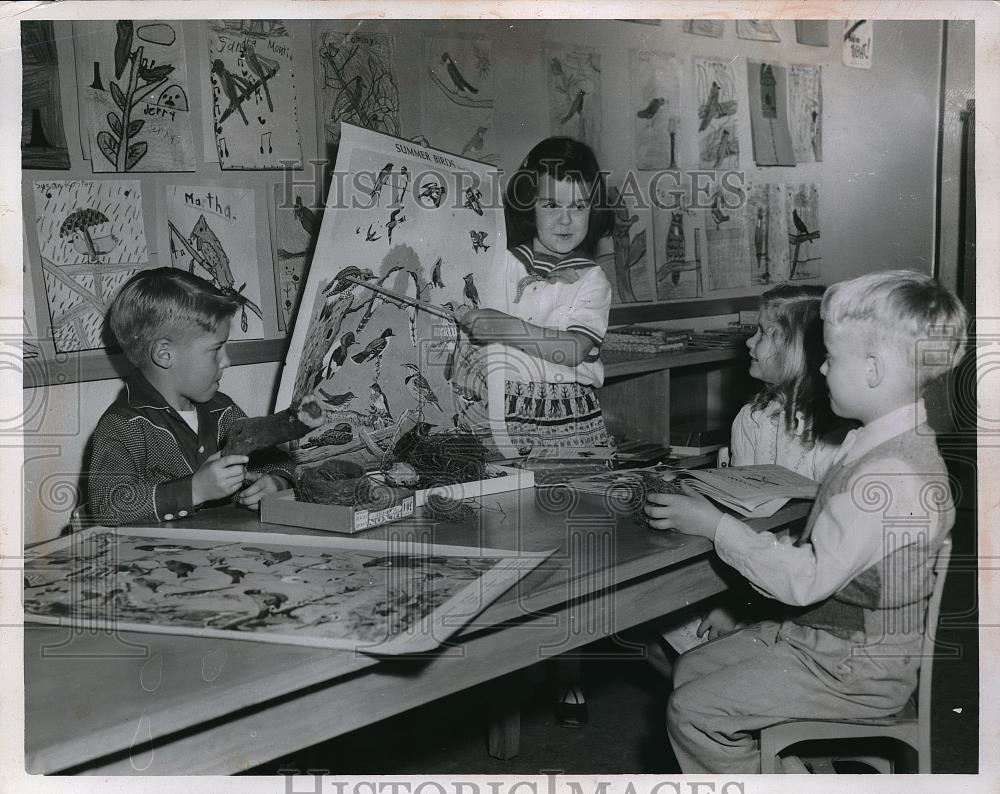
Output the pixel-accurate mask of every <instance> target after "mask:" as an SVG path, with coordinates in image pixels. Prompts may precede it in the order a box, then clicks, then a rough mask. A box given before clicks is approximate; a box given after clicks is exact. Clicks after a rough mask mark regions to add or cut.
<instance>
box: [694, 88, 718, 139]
mask: <svg viewBox="0 0 1000 794" xmlns="http://www.w3.org/2000/svg"><path fill="white" fill-rule="evenodd" d="M720 90H721V86H720V85H719V84H718V83H717V82H715V80H713V81H712V87H711V88H709V89H708V99H706V100H705V104H704V105H702V107H701V109H700V110H699V111H698V115H700V116H701V124H699V125H698V132H703V131H704V129H705V128H706V127H707V126H708V125H709V124H711V123H712V119H714V118H715V117H716V116H721V115H722V108H721V107H719V91H720Z"/></svg>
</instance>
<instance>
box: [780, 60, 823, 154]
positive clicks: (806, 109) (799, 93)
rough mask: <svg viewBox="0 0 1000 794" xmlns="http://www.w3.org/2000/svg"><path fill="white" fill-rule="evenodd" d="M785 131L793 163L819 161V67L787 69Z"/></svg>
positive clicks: (821, 122)
mask: <svg viewBox="0 0 1000 794" xmlns="http://www.w3.org/2000/svg"><path fill="white" fill-rule="evenodd" d="M788 127H789V131H790V132H791V136H792V149H793V150H794V151H795V162H797V163H818V162H821V161H822V160H823V72H822V68H821V67H819V66H803V65H794V66H789V67H788Z"/></svg>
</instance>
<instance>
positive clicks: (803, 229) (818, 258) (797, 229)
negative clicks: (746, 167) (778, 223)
mask: <svg viewBox="0 0 1000 794" xmlns="http://www.w3.org/2000/svg"><path fill="white" fill-rule="evenodd" d="M785 212H786V213H787V214H786V216H785V222H786V224H787V227H788V277H789V278H791V279H805V278H819V277H820V275H822V268H821V265H822V262H823V254H822V250H821V249H820V225H819V185H816V184H811V183H803V184H799V185H785Z"/></svg>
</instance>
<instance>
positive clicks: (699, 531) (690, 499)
mask: <svg viewBox="0 0 1000 794" xmlns="http://www.w3.org/2000/svg"><path fill="white" fill-rule="evenodd" d="M681 488H682V489H683V490H684V495H683V496H679V495H677V494H672V493H649V494H647V495H646V507H645V508H644V509H645V512H646V515H647V516H648V517H649V519H650V522H649V525H650V526H651V527H653V529H676V530H677V531H678V532H684V533H686V534H688V535H701V536H702V537H703V538H708V539H709V540H715V529H716V527H718V525H719V519H720V518H722V511H721V510H719V508H717V507H716V506H715V505H713V504H712V503H711V502H710V501H708V499H706V498H705V497H704V496H702V495H701V494H700V493H698V492H697V491H695V490H694V489H693V488H691V486H690V485H688V484H687V483H686V482H685V483H681Z"/></svg>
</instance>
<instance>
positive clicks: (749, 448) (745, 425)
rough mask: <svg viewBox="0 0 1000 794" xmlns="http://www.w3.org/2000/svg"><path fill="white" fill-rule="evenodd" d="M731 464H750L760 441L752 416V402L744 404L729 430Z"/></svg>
mask: <svg viewBox="0 0 1000 794" xmlns="http://www.w3.org/2000/svg"><path fill="white" fill-rule="evenodd" d="M729 435H730V438H729V448H730V465H731V466H750V465H751V464H753V462H754V451H755V450H756V449H757V445H758V443H759V439H758V437H757V436H758V433H757V424H756V422H754V420H753V418H752V408H751V406H750V403H747V404H746V405H744V406H743V407H742V408H741V409H740V412H739V413H738V414H736V418H735V419H734V420H733V426H732V429H731V430H730V431H729Z"/></svg>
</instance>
